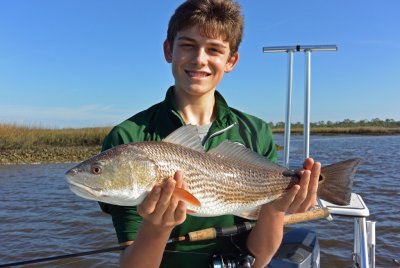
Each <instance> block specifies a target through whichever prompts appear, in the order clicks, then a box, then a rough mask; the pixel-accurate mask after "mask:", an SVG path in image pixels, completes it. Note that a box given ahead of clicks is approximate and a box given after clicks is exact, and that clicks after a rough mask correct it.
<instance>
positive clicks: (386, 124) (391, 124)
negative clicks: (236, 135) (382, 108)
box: [269, 118, 400, 128]
mask: <svg viewBox="0 0 400 268" xmlns="http://www.w3.org/2000/svg"><path fill="white" fill-rule="evenodd" d="M269 124H270V126H271V127H272V128H284V127H285V122H277V123H273V122H270V123H269ZM310 125H311V127H327V128H330V127H332V128H341V127H342V128H348V127H383V128H398V127H400V121H396V120H394V119H385V120H381V119H379V118H374V119H371V120H367V119H364V120H360V121H355V120H351V119H345V120H343V121H336V122H332V121H326V122H325V121H318V122H314V123H310ZM291 126H292V128H302V127H303V123H300V122H297V123H292V125H291Z"/></svg>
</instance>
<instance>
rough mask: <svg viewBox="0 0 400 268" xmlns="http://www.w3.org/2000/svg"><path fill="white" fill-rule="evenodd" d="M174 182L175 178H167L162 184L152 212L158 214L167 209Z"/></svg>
mask: <svg viewBox="0 0 400 268" xmlns="http://www.w3.org/2000/svg"><path fill="white" fill-rule="evenodd" d="M175 185H176V182H175V180H173V179H171V178H169V179H167V180H166V181H165V182H164V183H163V184H162V191H161V195H160V199H159V200H158V203H157V206H156V208H155V210H154V213H157V214H158V215H162V214H164V212H165V211H166V210H167V208H168V206H169V203H170V201H171V196H172V194H173V192H174V189H175Z"/></svg>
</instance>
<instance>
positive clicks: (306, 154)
mask: <svg viewBox="0 0 400 268" xmlns="http://www.w3.org/2000/svg"><path fill="white" fill-rule="evenodd" d="M305 53H306V54H305V55H306V61H305V64H306V66H305V76H306V77H305V81H306V85H305V93H304V97H305V99H304V134H303V137H304V159H306V158H308V157H309V156H310V109H311V108H310V102H311V50H306V51H305Z"/></svg>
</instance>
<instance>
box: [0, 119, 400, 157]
mask: <svg viewBox="0 0 400 268" xmlns="http://www.w3.org/2000/svg"><path fill="white" fill-rule="evenodd" d="M110 130H111V127H97V128H64V129H51V128H42V127H36V126H20V125H16V124H0V164H29V163H63V162H64V163H65V162H79V161H82V160H84V159H87V158H89V157H91V156H93V155H95V154H97V153H99V152H100V150H101V144H102V142H103V139H104V138H105V137H106V135H107V133H108V132H109V131H110ZM272 131H273V132H274V133H283V128H279V127H273V128H272ZM292 133H294V134H302V133H303V129H302V127H294V128H292ZM311 133H312V134H322V135H325V134H326V135H335V134H338V135H339V134H363V135H365V134H368V135H392V134H400V127H376V126H367V127H365V126H352V127H311ZM277 148H278V150H279V149H282V148H281V146H279V145H277Z"/></svg>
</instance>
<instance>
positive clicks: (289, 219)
mask: <svg viewBox="0 0 400 268" xmlns="http://www.w3.org/2000/svg"><path fill="white" fill-rule="evenodd" d="M329 215H330V213H329V211H328V209H327V208H319V209H314V210H310V211H307V212H302V213H294V214H288V215H285V218H284V225H289V224H294V223H299V222H304V221H310V220H316V219H322V218H327V217H328V216H329ZM255 224H256V222H243V223H241V224H237V225H234V226H229V227H216V228H214V227H212V228H207V229H203V230H198V231H193V232H189V233H188V234H186V235H184V236H179V237H174V238H171V239H169V240H168V241H167V244H170V243H176V242H181V241H189V242H193V241H201V240H209V239H215V238H217V237H223V236H232V235H236V234H240V233H243V232H246V231H250V230H251V229H252V228H253V227H254V226H255ZM126 247H127V246H118V247H112V248H104V249H97V250H90V251H85V252H80V253H73V254H65V255H59V256H54V257H47V258H38V259H33V260H27V261H20V262H13V263H6V264H0V268H4V267H13V266H20V265H27V264H34V263H39V262H48V261H55V260H61V259H68V258H75V257H82V256H88V255H94V254H99V253H106V252H112V251H120V250H124V249H125V248H126Z"/></svg>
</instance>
